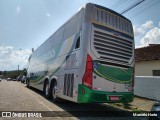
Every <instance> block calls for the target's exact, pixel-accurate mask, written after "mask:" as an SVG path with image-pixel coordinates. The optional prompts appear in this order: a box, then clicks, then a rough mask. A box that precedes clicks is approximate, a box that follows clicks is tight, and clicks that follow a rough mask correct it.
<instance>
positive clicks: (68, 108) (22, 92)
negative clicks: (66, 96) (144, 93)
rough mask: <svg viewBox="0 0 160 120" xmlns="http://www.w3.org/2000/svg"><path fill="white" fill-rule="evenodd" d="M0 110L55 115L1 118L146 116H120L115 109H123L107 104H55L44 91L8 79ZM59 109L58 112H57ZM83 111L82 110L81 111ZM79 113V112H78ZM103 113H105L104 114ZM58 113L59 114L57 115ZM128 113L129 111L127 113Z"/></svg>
mask: <svg viewBox="0 0 160 120" xmlns="http://www.w3.org/2000/svg"><path fill="white" fill-rule="evenodd" d="M0 111H1V112H2V111H19V112H21V111H23V112H24V111H32V112H33V111H35V112H37V111H39V112H42V113H44V114H47V113H45V112H44V111H50V112H48V114H52V116H53V117H42V118H17V117H16V118H6V117H0V120H6V119H10V120H17V119H20V120H21V119H22V120H26V119H27V120H30V119H33V120H36V119H37V120H51V119H52V120H53V119H68V120H72V119H73V120H74V119H86V120H93V119H103V120H124V119H125V120H126V119H128V120H131V119H132V120H137V119H141V120H145V119H146V118H142V117H140V118H137V117H132V118H131V117H130V118H128V117H118V116H116V115H117V113H116V114H115V113H114V111H119V112H118V113H119V114H121V112H123V111H122V110H120V109H118V108H113V107H111V106H108V105H106V104H77V103H73V102H69V101H67V102H63V103H59V104H55V103H53V102H52V100H48V99H46V98H44V97H43V92H41V91H39V90H36V89H33V88H31V89H28V88H27V87H26V85H25V84H22V83H20V82H17V81H6V80H2V81H1V82H0ZM56 111H57V112H56ZM80 111H81V112H80ZM98 111H101V112H98ZM110 111H112V112H113V113H112V116H110V117H104V116H105V113H109V112H110ZM76 113H79V114H76ZM102 113H103V114H102ZM57 114H58V115H57ZM126 114H127V113H126Z"/></svg>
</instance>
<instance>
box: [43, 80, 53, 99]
mask: <svg viewBox="0 0 160 120" xmlns="http://www.w3.org/2000/svg"><path fill="white" fill-rule="evenodd" d="M44 96H45V98H47V99H49V98H50V97H51V95H50V89H49V83H48V82H46V83H45V87H44Z"/></svg>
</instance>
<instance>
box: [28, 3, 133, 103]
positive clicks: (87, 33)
mask: <svg viewBox="0 0 160 120" xmlns="http://www.w3.org/2000/svg"><path fill="white" fill-rule="evenodd" d="M134 63H135V60H134V36H133V28H132V23H131V21H130V20H128V19H126V18H125V17H124V16H122V15H120V14H118V13H116V12H114V11H112V10H110V9H108V8H105V7H102V6H99V5H96V4H92V3H88V4H86V5H85V6H84V7H82V8H81V9H80V10H79V11H78V12H77V13H76V14H75V15H74V16H72V17H71V18H70V19H69V20H68V21H67V22H66V23H65V24H63V25H62V26H61V27H60V28H59V29H58V30H57V31H56V32H55V33H54V34H53V35H52V36H50V37H49V38H48V39H47V40H46V41H45V42H44V43H43V44H42V45H41V46H40V47H39V48H37V49H36V50H35V51H34V52H33V53H32V54H31V56H30V57H29V67H28V79H27V86H28V87H30V86H32V87H34V88H37V89H39V90H42V91H44V95H45V97H46V98H52V99H53V101H54V102H58V101H59V100H60V99H61V98H62V99H65V100H69V101H73V102H77V103H90V102H98V103H100V102H101V103H104V102H131V101H133V92H134V91H133V88H134Z"/></svg>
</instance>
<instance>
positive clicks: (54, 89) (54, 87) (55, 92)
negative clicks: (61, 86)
mask: <svg viewBox="0 0 160 120" xmlns="http://www.w3.org/2000/svg"><path fill="white" fill-rule="evenodd" d="M51 94H52V100H53V102H59V100H60V98H58V96H57V95H58V90H57V83H56V82H55V83H54V84H52V87H51Z"/></svg>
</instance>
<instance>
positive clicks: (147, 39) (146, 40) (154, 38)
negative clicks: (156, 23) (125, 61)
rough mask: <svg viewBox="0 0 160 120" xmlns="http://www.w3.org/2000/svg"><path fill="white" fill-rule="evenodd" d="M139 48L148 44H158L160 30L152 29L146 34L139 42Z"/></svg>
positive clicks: (157, 28)
mask: <svg viewBox="0 0 160 120" xmlns="http://www.w3.org/2000/svg"><path fill="white" fill-rule="evenodd" d="M140 43H141V46H148V44H160V28H159V27H154V28H153V29H151V30H150V31H148V32H147V33H146V35H145V36H144V37H143V38H142V39H141V40H140Z"/></svg>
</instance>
